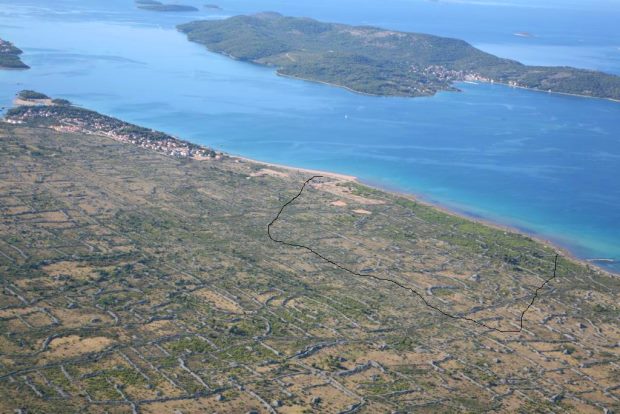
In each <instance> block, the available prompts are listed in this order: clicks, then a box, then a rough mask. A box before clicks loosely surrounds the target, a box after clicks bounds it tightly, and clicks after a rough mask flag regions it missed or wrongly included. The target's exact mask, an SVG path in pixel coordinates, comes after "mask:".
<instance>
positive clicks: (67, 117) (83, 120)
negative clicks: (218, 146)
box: [5, 105, 223, 159]
mask: <svg viewBox="0 0 620 414" xmlns="http://www.w3.org/2000/svg"><path fill="white" fill-rule="evenodd" d="M5 122H8V123H11V124H25V125H36V126H46V127H48V128H51V129H54V130H56V131H59V132H71V133H82V134H90V135H100V136H105V137H108V138H112V139H114V140H116V141H120V142H125V143H131V144H134V145H137V146H140V147H142V148H147V149H151V150H155V151H158V152H161V153H164V154H166V155H169V156H175V157H191V158H195V159H221V158H222V157H223V154H221V153H216V152H215V151H213V150H212V149H210V148H206V147H203V146H200V145H196V144H192V143H191V142H188V141H184V140H181V139H178V138H175V137H173V136H171V135H168V134H164V133H163V132H158V131H154V130H151V129H147V128H142V127H139V126H136V125H132V124H129V123H127V122H123V121H120V120H118V119H116V118H112V117H109V116H105V115H101V114H98V113H96V112H93V111H88V110H85V109H81V108H77V107H73V106H68V107H67V106H59V105H38V106H19V107H17V108H13V109H10V110H9V111H8V113H7V115H6V117H5Z"/></svg>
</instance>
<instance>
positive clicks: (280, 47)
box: [178, 13, 620, 100]
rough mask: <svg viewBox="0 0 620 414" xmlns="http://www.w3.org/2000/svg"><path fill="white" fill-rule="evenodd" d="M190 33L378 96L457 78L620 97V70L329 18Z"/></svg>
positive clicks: (263, 19) (243, 23) (295, 72)
mask: <svg viewBox="0 0 620 414" xmlns="http://www.w3.org/2000/svg"><path fill="white" fill-rule="evenodd" d="M178 29H179V30H180V31H181V32H183V33H185V34H187V36H188V38H189V40H191V41H194V42H197V43H201V44H203V45H205V46H207V47H208V48H209V49H210V50H212V51H214V52H217V53H221V54H225V55H227V56H230V57H232V58H235V59H239V60H242V61H248V62H253V63H257V64H261V65H267V66H273V67H275V68H277V73H278V74H280V75H283V76H291V77H295V78H301V79H306V80H311V81H316V82H323V83H328V84H332V85H336V86H341V87H345V88H347V89H349V90H351V91H355V92H360V93H366V94H371V95H380V96H407V97H415V96H429V95H434V94H435V93H437V92H438V91H442V90H448V91H455V90H457V88H456V87H454V86H453V83H454V82H458V81H481V82H498V83H503V84H507V85H510V86H514V87H523V88H529V89H536V90H541V91H546V92H558V93H566V94H574V95H581V96H589V97H598V98H607V99H614V100H618V99H620V77H618V76H615V75H610V74H606V73H602V72H596V71H591V70H584V69H575V68H572V67H546V66H528V65H524V64H522V63H519V62H517V61H514V60H510V59H503V58H499V57H497V56H494V55H491V54H489V53H486V52H483V51H481V50H479V49H476V48H475V47H473V46H471V45H470V44H469V43H467V42H465V41H463V40H458V39H451V38H445V37H439V36H433V35H429V34H422V33H406V32H398V31H392V30H385V29H380V28H376V27H370V26H349V25H345V24H337V23H323V22H319V21H316V20H313V19H309V18H297V17H285V16H282V15H280V14H278V13H259V14H255V15H251V16H235V17H231V18H228V19H225V20H208V21H195V22H191V23H187V24H182V25H180V26H178Z"/></svg>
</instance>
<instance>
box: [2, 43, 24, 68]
mask: <svg viewBox="0 0 620 414" xmlns="http://www.w3.org/2000/svg"><path fill="white" fill-rule="evenodd" d="M22 53H23V51H22V50H21V49H19V48H17V47H15V46H14V45H13V43H11V42H7V41H6V40H2V39H0V68H5V69H28V68H29V67H30V66H28V65H26V64H25V63H24V62H22V60H21V59H20V58H19V55H21V54H22Z"/></svg>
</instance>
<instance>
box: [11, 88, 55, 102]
mask: <svg viewBox="0 0 620 414" xmlns="http://www.w3.org/2000/svg"><path fill="white" fill-rule="evenodd" d="M17 97H18V98H19V99H23V100H26V101H28V100H37V99H50V97H49V96H47V95H46V94H44V93H40V92H36V91H31V90H28V89H25V90H23V91H21V92H20V93H18V94H17Z"/></svg>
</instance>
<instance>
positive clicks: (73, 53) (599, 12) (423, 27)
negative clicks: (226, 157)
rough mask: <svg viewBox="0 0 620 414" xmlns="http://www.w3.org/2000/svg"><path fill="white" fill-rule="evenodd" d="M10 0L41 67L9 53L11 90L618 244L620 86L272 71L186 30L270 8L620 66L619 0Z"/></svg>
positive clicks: (544, 60) (610, 252)
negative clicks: (181, 3) (166, 5)
mask: <svg viewBox="0 0 620 414" xmlns="http://www.w3.org/2000/svg"><path fill="white" fill-rule="evenodd" d="M15 3H16V2H15V1H8V0H0V37H3V38H7V39H10V40H13V41H14V42H15V43H16V44H17V45H18V46H20V47H22V49H24V50H25V52H26V53H25V55H24V60H25V61H26V62H27V63H28V64H29V65H31V66H32V69H31V70H29V71H20V72H15V71H0V104H1V105H2V106H8V105H10V101H11V99H12V97H13V95H14V94H15V92H17V91H18V90H20V89H24V88H29V89H35V90H39V91H42V92H45V93H48V94H50V95H53V96H55V97H64V98H68V99H70V100H72V101H73V102H75V103H77V104H79V105H83V106H86V107H89V108H93V109H95V110H98V111H101V112H103V113H106V114H110V115H113V116H116V117H119V118H122V119H125V120H128V121H131V122H135V123H138V124H141V125H146V126H149V127H153V128H157V129H161V130H164V131H167V132H170V133H173V134H175V135H178V136H181V137H183V138H186V139H190V140H192V141H195V142H199V143H204V144H207V145H210V146H214V147H217V148H219V149H222V150H225V151H228V152H231V153H235V154H241V155H244V156H248V157H252V158H257V159H260V160H265V161H271V162H278V163H284V164H289V165H296V166H300V167H308V168H315V169H325V170H332V171H337V172H342V173H347V174H353V175H356V176H358V177H360V178H362V179H363V180H365V181H367V182H370V183H373V184H377V185H381V186H384V187H387V188H391V189H398V190H403V191H409V192H413V193H416V194H420V195H422V196H423V197H424V198H426V199H428V200H431V201H434V202H438V203H440V204H442V205H446V206H448V207H451V208H453V209H457V210H459V211H462V212H465V213H467V214H471V215H474V216H479V217H483V218H486V219H490V220H493V221H497V222H500V223H503V224H508V225H511V226H515V227H518V228H520V229H523V230H525V231H528V232H531V233H534V234H537V235H539V236H541V237H544V238H547V239H551V240H553V241H554V242H556V243H558V244H561V245H562V246H564V247H567V248H568V249H570V250H571V251H572V252H573V253H574V254H576V255H577V256H579V257H583V258H594V257H596V258H599V257H604V258H613V259H616V260H620V225H619V224H618V223H620V209H619V208H618V206H619V205H620V185H618V183H617V177H619V176H620V104H619V103H614V102H608V101H603V100H596V99H584V98H577V97H571V96H562V95H550V94H546V93H538V92H532V91H525V90H518V89H511V88H508V87H504V86H498V85H485V84H480V85H474V84H462V85H459V87H460V88H461V89H462V90H463V92H462V93H440V94H438V95H437V96H435V97H430V98H419V99H402V98H375V97H368V96H362V95H356V94H352V93H349V92H347V91H344V90H342V89H337V88H332V87H328V86H324V85H318V84H313V83H309V82H303V81H297V80H292V79H284V78H280V77H277V76H274V74H273V71H272V70H271V69H267V68H261V67H257V66H254V65H250V64H244V63H241V62H236V61H233V60H230V59H227V58H224V57H222V56H218V55H215V54H212V53H209V52H207V51H206V50H205V49H204V48H202V47H201V46H199V45H195V44H192V43H189V42H187V41H186V39H185V37H184V36H183V35H181V34H180V33H178V32H176V31H175V30H174V26H175V24H177V23H181V22H185V21H189V20H192V19H196V18H219V17H222V16H225V15H228V14H237V13H245V12H251V11H258V10H276V11H280V12H282V13H286V14H295V15H310V16H314V17H318V18H321V19H325V20H333V21H344V22H350V23H359V24H376V25H382V26H384V27H390V28H396V29H406V30H417V31H425V32H432V33H437V34H443V35H451V36H457V37H461V38H465V39H466V40H468V41H470V42H472V43H474V44H478V45H480V46H481V47H483V48H485V50H489V51H492V52H494V53H498V54H501V55H503V56H509V57H513V58H517V59H521V60H524V61H526V62H528V63H537V64H538V63H541V64H572V65H576V66H582V67H589V68H597V69H604V70H608V71H611V72H615V73H620V36H619V33H618V29H616V28H615V25H614V22H616V21H620V5H619V4H618V2H614V1H602V0H601V1H593V2H591V3H588V6H587V7H586V6H583V2H574V3H571V2H566V1H565V2H562V3H560V2H557V3H554V2H551V3H549V2H547V6H546V7H542V8H541V7H539V6H538V5H537V4H538V3H537V2H534V1H530V2H527V1H526V2H519V3H518V4H512V3H510V2H508V1H495V2H485V1H482V0H481V1H477V2H467V1H459V2H446V1H444V2H425V1H417V0H395V1H391V2H389V1H386V2H381V4H380V5H378V2H376V1H369V0H368V1H366V0H365V1H357V2H352V1H348V0H341V1H339V2H334V1H329V2H328V1H323V0H317V1H314V2H312V5H311V6H310V5H309V2H285V1H277V0H272V1H268V0H264V1H263V0H255V1H251V2H250V1H242V0H238V1H237V0H236V1H232V0H231V1H222V2H221V3H220V4H221V5H222V6H224V11H223V12H222V13H217V12H216V13H214V12H211V11H208V10H204V11H201V12H200V13H197V14H193V13H183V14H161V13H153V12H145V11H139V10H135V9H134V8H133V6H132V2H131V1H130V0H109V1H105V2H103V1H94V0H80V1H77V0H54V1H51V0H22V1H20V2H19V3H18V4H15ZM185 3H187V4H195V5H201V3H200V2H197V1H193V0H188V1H185ZM300 3H302V4H300ZM303 3H306V4H305V5H304V4H303ZM472 3H473V4H472ZM584 7H585V8H584ZM532 16H534V17H532ZM576 20H579V21H580V24H579V25H575V24H574V22H575V21H576ZM516 31H528V32H531V33H533V34H534V35H535V37H533V38H519V37H516V36H514V35H513V33H514V32H516ZM609 267H610V269H612V270H616V271H620V266H619V265H617V264H611V265H609Z"/></svg>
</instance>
